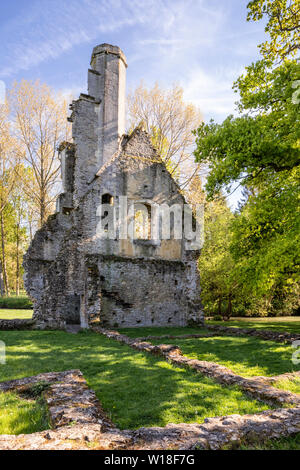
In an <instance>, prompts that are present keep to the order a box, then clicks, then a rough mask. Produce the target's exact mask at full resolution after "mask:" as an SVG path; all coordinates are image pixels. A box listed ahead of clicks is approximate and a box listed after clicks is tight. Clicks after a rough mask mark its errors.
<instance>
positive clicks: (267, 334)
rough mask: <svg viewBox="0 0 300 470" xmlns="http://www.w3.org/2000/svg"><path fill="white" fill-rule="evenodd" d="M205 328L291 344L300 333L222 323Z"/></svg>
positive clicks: (299, 338)
mask: <svg viewBox="0 0 300 470" xmlns="http://www.w3.org/2000/svg"><path fill="white" fill-rule="evenodd" d="M205 328H206V329H208V330H212V331H216V332H218V333H224V334H226V335H231V336H256V337H257V338H261V339H264V340H269V341H276V342H278V343H288V344H291V343H293V342H294V341H297V340H298V341H299V340H300V334H296V333H281V332H279V331H271V330H264V329H261V330H256V329H255V328H234V327H230V326H223V325H207V324H205Z"/></svg>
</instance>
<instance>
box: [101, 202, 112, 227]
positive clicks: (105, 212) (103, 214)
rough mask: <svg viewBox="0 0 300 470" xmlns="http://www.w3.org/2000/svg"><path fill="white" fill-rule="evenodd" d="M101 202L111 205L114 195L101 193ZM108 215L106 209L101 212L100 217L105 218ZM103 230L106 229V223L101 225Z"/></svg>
mask: <svg viewBox="0 0 300 470" xmlns="http://www.w3.org/2000/svg"><path fill="white" fill-rule="evenodd" d="M101 204H109V205H110V206H113V204H114V197H113V196H112V195H111V194H108V193H106V194H102V196H101ZM107 216H108V211H106V210H104V211H103V213H102V217H101V219H102V220H103V219H105V217H107ZM103 229H104V231H105V232H107V231H108V223H107V224H106V225H105V226H104V227H103Z"/></svg>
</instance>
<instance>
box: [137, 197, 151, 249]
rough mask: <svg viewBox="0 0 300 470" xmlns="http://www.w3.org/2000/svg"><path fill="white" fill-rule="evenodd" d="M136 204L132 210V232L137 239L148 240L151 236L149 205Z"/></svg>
mask: <svg viewBox="0 0 300 470" xmlns="http://www.w3.org/2000/svg"><path fill="white" fill-rule="evenodd" d="M142 206H143V207H142V208H140V207H141V205H139V206H138V208H137V210H135V212H134V232H135V238H136V239H139V240H149V239H150V238H151V206H150V205H148V204H143V205H142Z"/></svg>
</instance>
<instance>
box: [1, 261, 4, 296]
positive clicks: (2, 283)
mask: <svg viewBox="0 0 300 470" xmlns="http://www.w3.org/2000/svg"><path fill="white" fill-rule="evenodd" d="M0 294H1V297H3V296H4V294H5V289H4V281H3V269H2V261H1V259H0Z"/></svg>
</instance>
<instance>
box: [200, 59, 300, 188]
mask: <svg viewBox="0 0 300 470" xmlns="http://www.w3.org/2000/svg"><path fill="white" fill-rule="evenodd" d="M298 73H299V66H298V65H297V64H296V63H295V62H288V63H286V64H283V65H281V66H280V67H278V68H276V69H275V70H274V71H270V72H266V71H265V69H264V68H262V67H261V64H260V63H259V64H258V65H257V66H254V65H253V66H251V67H250V68H248V74H247V76H246V77H241V78H240V79H239V80H238V82H237V85H236V87H238V89H239V90H240V95H241V101H240V111H241V112H245V111H246V112H247V114H243V115H242V116H241V117H237V118H234V117H233V116H229V117H228V118H227V119H225V121H224V122H223V123H222V124H216V123H214V122H213V121H211V122H210V123H209V124H202V125H201V126H200V127H199V129H198V130H197V139H196V143H197V149H196V151H195V156H196V159H197V161H198V162H200V163H202V164H207V165H208V167H209V170H210V171H209V175H208V179H207V190H208V194H209V196H210V197H213V196H214V194H217V193H219V191H220V190H221V189H222V188H224V187H227V189H228V191H230V188H231V185H232V184H233V183H239V184H241V185H246V184H251V185H254V184H255V182H256V181H261V180H262V179H265V180H266V181H271V180H272V178H273V177H274V175H275V174H277V173H280V172H284V171H287V172H289V171H291V170H292V169H293V168H294V167H297V166H299V163H300V155H299V148H300V146H299V136H300V133H299V111H300V105H299V104H295V103H294V100H293V95H294V91H295V90H294V88H293V83H294V81H295V78H296V77H297V74H298ZM251 113H253V114H254V115H253V116H251Z"/></svg>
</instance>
